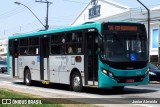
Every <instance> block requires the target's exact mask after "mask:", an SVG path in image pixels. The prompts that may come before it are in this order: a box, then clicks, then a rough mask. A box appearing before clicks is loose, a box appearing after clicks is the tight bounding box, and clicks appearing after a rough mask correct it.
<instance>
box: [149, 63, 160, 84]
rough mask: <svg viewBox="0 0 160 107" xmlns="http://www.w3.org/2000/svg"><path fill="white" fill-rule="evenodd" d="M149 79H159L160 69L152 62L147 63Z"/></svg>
mask: <svg viewBox="0 0 160 107" xmlns="http://www.w3.org/2000/svg"><path fill="white" fill-rule="evenodd" d="M149 79H150V81H160V70H159V69H158V67H156V66H155V65H153V64H151V63H150V64H149Z"/></svg>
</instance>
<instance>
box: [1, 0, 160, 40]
mask: <svg viewBox="0 0 160 107" xmlns="http://www.w3.org/2000/svg"><path fill="white" fill-rule="evenodd" d="M16 1H18V2H20V3H22V4H24V5H26V6H28V7H29V8H30V9H31V10H32V11H33V12H34V14H36V16H37V17H38V18H39V19H40V20H41V22H42V23H43V24H45V17H46V4H45V3H39V2H35V0H1V3H0V39H1V38H7V37H8V36H11V35H13V34H17V33H27V32H31V31H37V30H40V29H44V27H43V26H42V25H41V23H40V22H39V21H38V20H37V19H36V18H35V17H34V16H33V14H32V13H31V12H30V11H29V10H28V9H27V8H25V7H24V6H22V5H17V4H15V3H14V2H16ZM43 1H45V0H43ZM48 1H50V2H52V4H50V6H49V26H50V28H57V27H66V26H69V25H70V24H71V23H72V22H73V21H74V20H75V19H76V18H77V16H78V15H79V14H80V12H81V11H82V10H83V9H84V8H85V7H86V5H87V4H88V3H89V1H90V0H48ZM111 1H114V2H117V3H120V4H123V5H126V6H129V7H131V8H139V7H142V6H141V5H140V4H139V3H138V2H137V0H111ZM140 1H141V2H143V3H144V4H145V5H146V6H148V7H155V6H158V5H160V0H140Z"/></svg>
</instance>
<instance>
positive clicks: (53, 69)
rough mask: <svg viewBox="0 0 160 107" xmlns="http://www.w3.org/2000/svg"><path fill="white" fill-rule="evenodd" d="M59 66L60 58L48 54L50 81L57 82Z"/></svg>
mask: <svg viewBox="0 0 160 107" xmlns="http://www.w3.org/2000/svg"><path fill="white" fill-rule="evenodd" d="M60 66H61V59H58V56H49V67H50V68H49V69H50V82H54V83H59V72H58V69H59V68H60Z"/></svg>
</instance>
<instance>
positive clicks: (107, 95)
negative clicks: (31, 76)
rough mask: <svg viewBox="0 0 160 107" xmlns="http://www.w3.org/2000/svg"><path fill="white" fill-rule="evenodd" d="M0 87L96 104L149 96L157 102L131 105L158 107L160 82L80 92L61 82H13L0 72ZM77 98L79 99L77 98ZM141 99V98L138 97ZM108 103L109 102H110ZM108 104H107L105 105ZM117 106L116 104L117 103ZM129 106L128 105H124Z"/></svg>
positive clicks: (131, 100) (90, 89)
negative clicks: (121, 89)
mask: <svg viewBox="0 0 160 107" xmlns="http://www.w3.org/2000/svg"><path fill="white" fill-rule="evenodd" d="M0 81H1V82H0V88H8V89H12V90H16V91H20V92H25V93H30V94H36V95H40V96H43V97H45V98H81V99H80V100H81V101H82V102H83V101H84V102H85V101H86V98H87V99H89V98H92V100H93V98H96V99H94V102H92V103H94V104H95V103H96V104H101V103H103V104H104V105H103V106H105V103H104V102H110V103H122V102H127V101H128V102H133V99H135V100H136V99H140V98H144V99H145V98H151V100H153V99H154V98H158V99H156V100H157V102H158V103H159V104H136V105H135V104H134V105H132V106H147V107H159V106H160V83H159V82H151V83H150V84H148V85H142V86H128V87H126V88H125V89H124V90H123V91H114V90H112V89H97V88H89V87H85V88H84V89H83V91H82V92H80V93H77V92H73V91H69V86H67V85H62V84H49V85H43V84H41V83H38V82H36V83H35V84H34V85H33V86H26V85H24V84H23V83H21V82H13V81H12V79H11V77H10V76H9V75H7V74H0ZM130 98H131V99H130ZM78 100H79V99H78ZM140 100H141V99H140ZM110 103H109V104H110ZM107 106H108V105H107ZM117 106H118V105H117ZM125 106H127V107H128V106H129V107H130V105H126V104H125Z"/></svg>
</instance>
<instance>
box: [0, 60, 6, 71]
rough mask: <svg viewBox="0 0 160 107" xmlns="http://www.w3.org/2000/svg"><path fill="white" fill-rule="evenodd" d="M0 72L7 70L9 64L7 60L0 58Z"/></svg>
mask: <svg viewBox="0 0 160 107" xmlns="http://www.w3.org/2000/svg"><path fill="white" fill-rule="evenodd" d="M0 72H2V73H4V72H7V64H6V62H5V61H2V60H0Z"/></svg>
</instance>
